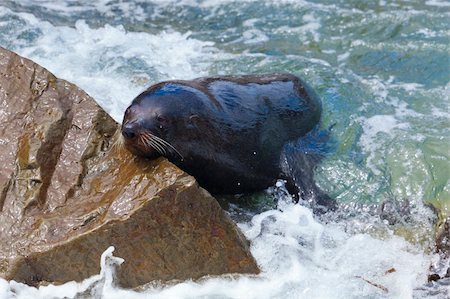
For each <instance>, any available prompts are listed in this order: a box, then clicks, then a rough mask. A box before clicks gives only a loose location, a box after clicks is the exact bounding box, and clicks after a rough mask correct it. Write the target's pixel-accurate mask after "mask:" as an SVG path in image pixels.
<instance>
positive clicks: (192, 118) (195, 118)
mask: <svg viewBox="0 0 450 299" xmlns="http://www.w3.org/2000/svg"><path fill="white" fill-rule="evenodd" d="M198 121H200V116H198V115H197V114H192V115H191V116H189V122H190V123H192V124H195V123H197V122H198Z"/></svg>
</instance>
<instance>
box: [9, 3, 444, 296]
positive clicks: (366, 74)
mask: <svg viewBox="0 0 450 299" xmlns="http://www.w3.org/2000/svg"><path fill="white" fill-rule="evenodd" d="M0 46H2V47H5V48H7V49H10V50H13V51H16V52H17V53H19V54H20V55H23V56H25V57H28V58H30V59H32V60H34V61H35V62H37V63H39V64H41V65H42V66H44V67H46V68H47V69H48V70H50V71H51V72H53V73H54V74H55V75H56V76H58V77H60V78H63V79H66V80H68V81H71V82H73V83H75V84H77V85H78V86H79V87H81V88H82V89H84V90H85V91H87V92H88V93H89V94H90V95H91V96H93V97H94V98H95V99H96V100H97V101H98V102H99V104H100V105H101V106H103V107H104V108H105V109H106V110H107V111H108V112H109V113H110V114H111V115H112V116H113V117H114V118H115V119H116V120H117V121H119V122H120V121H121V120H122V114H123V112H124V110H125V108H126V107H127V105H128V104H129V103H130V102H131V100H132V99H133V98H134V97H135V96H136V95H137V94H138V93H140V92H141V91H143V90H144V89H145V88H146V87H148V86H149V85H151V84H152V83H155V82H158V81H161V80H166V79H190V78H195V77H199V76H207V75H218V74H219V75H230V74H259V73H271V72H291V73H294V74H296V75H298V76H300V77H302V78H304V79H305V80H306V81H307V82H308V83H309V84H310V85H311V86H312V87H313V88H314V89H315V90H316V91H317V93H318V94H319V95H320V97H321V99H322V101H323V111H324V112H323V127H330V126H332V125H334V126H333V129H332V138H333V140H334V141H335V144H336V148H335V149H333V151H332V152H330V153H329V155H328V156H327V157H326V158H325V159H324V160H323V161H322V163H321V164H320V165H319V166H318V168H317V169H316V171H315V178H316V181H317V182H318V184H319V185H320V186H321V188H322V189H323V190H325V191H326V192H327V193H328V194H330V195H331V196H332V197H334V198H336V199H337V201H338V202H339V203H340V208H339V210H338V212H336V213H334V214H331V215H330V214H329V215H326V216H323V217H318V216H314V215H313V214H312V211H311V209H310V208H308V207H307V206H302V205H294V204H292V203H290V202H288V201H286V199H285V198H284V197H283V192H282V191H283V190H282V188H283V187H282V186H278V187H276V186H275V187H274V188H272V189H271V192H268V193H267V194H265V195H259V196H254V197H250V198H248V199H245V200H243V201H242V202H236V203H233V204H230V205H229V206H228V212H229V213H230V215H231V216H232V217H233V219H235V221H236V222H237V223H238V225H239V227H240V228H241V229H242V231H243V232H244V234H245V235H246V236H247V238H248V239H249V240H250V242H251V251H252V253H253V255H254V256H255V258H256V260H257V262H258V264H259V266H260V267H261V269H262V273H261V274H260V275H258V276H256V277H255V276H246V275H226V276H221V277H206V278H205V279H203V280H201V281H195V282H194V281H184V282H178V283H175V284H168V285H163V284H157V285H152V286H149V287H147V288H146V289H145V290H143V291H140V292H137V291H131V290H122V289H118V288H117V287H115V285H114V278H113V271H114V267H120V266H119V264H120V259H119V258H118V257H114V256H113V250H112V248H109V249H108V250H106V248H105V250H106V251H105V253H104V256H103V258H102V261H99V263H100V262H102V272H101V273H99V275H97V276H93V277H91V278H89V279H87V280H86V281H84V282H82V283H75V282H71V283H67V284H65V285H62V286H53V285H50V286H46V287H41V288H39V289H36V288H32V287H28V286H25V285H23V284H19V283H16V282H14V281H5V280H2V279H0V299H9V298H20V299H23V298H33V299H35V298H73V297H74V296H75V294H76V293H77V292H84V294H85V295H82V296H78V298H90V297H91V296H94V298H120V299H125V298H257V299H262V298H343V299H351V298H355V299H356V298H358V299H359V298H395V299H397V298H439V299H441V298H442V299H443V298H450V278H447V279H442V280H440V281H439V282H434V283H428V282H427V276H428V274H429V269H430V267H432V268H433V271H434V272H436V273H439V274H441V275H442V274H443V271H445V270H446V269H447V268H448V266H449V264H448V263H449V262H448V261H445V260H440V259H439V256H438V255H437V254H436V253H434V249H433V245H434V227H435V226H434V223H435V222H436V221H438V219H437V217H436V215H435V213H433V211H431V209H430V208H429V207H428V206H427V205H428V204H430V203H432V204H434V205H435V206H437V207H438V208H439V209H440V211H441V213H443V214H445V213H447V215H448V214H450V183H449V178H450V171H449V169H450V162H449V158H450V157H449V156H450V153H449V148H450V128H449V127H450V126H449V123H450V112H449V105H450V101H449V100H450V98H449V97H450V84H449V79H450V62H449V53H450V2H449V1H442V0H418V1H409V0H401V1H388V0H380V1H357V0H346V1H344V0H309V1H304V0H297V1H296V0H265V1H256V0H255V1H252V0H245V1H244V0H242V1H232V0H203V1H202V0H153V1H144V0H134V1H122V0H99V1H91V0H67V1H56V0H55V1H51V0H35V1H31V0H20V1H10V0H0Z"/></svg>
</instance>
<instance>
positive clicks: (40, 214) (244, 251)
mask: <svg viewBox="0 0 450 299" xmlns="http://www.w3.org/2000/svg"><path fill="white" fill-rule="evenodd" d="M0 102H1V103H0V122H1V124H2V126H1V129H0V165H2V167H1V169H0V277H2V278H5V279H7V280H16V281H19V282H24V283H27V284H30V285H39V284H40V283H42V282H51V283H63V282H67V281H71V280H75V281H81V280H83V279H85V278H87V277H89V276H92V275H94V274H97V273H99V271H100V264H99V263H100V256H101V254H102V252H103V251H104V250H105V249H107V248H108V247H109V246H110V245H113V246H114V247H115V248H116V251H115V255H116V256H118V257H122V258H124V259H125V262H124V263H123V264H122V265H121V266H120V267H119V269H118V272H117V277H118V284H119V285H120V286H122V287H136V286H139V285H142V284H145V283H147V282H149V281H153V280H162V281H168V280H172V279H188V278H194V279H196V278H200V277H201V276H204V275H208V274H210V275H211V274H212V275H215V274H223V273H258V272H259V270H258V267H257V265H256V263H255V261H254V259H253V257H252V256H251V254H250V252H249V248H248V242H247V240H246V239H245V238H244V237H243V235H242V234H241V232H240V231H239V230H238V228H237V227H236V225H235V224H234V223H233V222H232V221H231V220H230V218H229V217H228V216H227V215H226V214H225V213H224V211H223V210H222V209H221V208H220V206H219V205H218V203H217V202H216V200H215V199H214V198H213V197H211V195H210V194H209V193H207V192H206V191H205V190H203V189H202V188H200V187H199V186H198V185H197V183H196V182H195V180H194V179H193V178H192V177H191V176H189V175H187V174H186V173H184V172H182V171H181V170H180V169H178V168H176V167H175V166H174V165H172V164H171V163H169V162H168V161H167V160H164V159H159V160H156V161H146V160H142V159H141V160H140V159H139V158H135V157H134V156H132V155H131V154H129V153H128V152H127V151H125V150H123V149H122V148H121V147H120V146H117V147H115V146H113V145H114V144H115V143H116V141H117V139H118V136H119V130H118V124H117V123H116V122H115V121H114V120H113V119H111V118H110V117H109V116H108V115H107V114H106V113H105V111H103V110H102V109H101V108H100V107H99V106H98V105H97V104H96V103H95V102H94V100H93V99H92V98H90V97H89V96H88V95H87V94H86V93H84V92H83V91H82V90H80V89H78V88H77V87H76V86H74V85H73V84H70V83H68V82H66V81H64V80H60V79H57V78H56V77H55V76H53V75H52V74H51V73H49V72H48V71H47V70H46V69H44V68H42V67H41V66H39V65H37V64H35V63H33V62H32V61H30V60H27V59H25V58H22V57H20V56H18V55H16V54H14V53H12V52H10V51H7V50H5V49H2V48H0Z"/></svg>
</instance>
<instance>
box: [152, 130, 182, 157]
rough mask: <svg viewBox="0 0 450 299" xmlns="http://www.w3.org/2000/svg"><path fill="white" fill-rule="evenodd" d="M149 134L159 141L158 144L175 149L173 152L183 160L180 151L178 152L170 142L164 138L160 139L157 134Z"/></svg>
mask: <svg viewBox="0 0 450 299" xmlns="http://www.w3.org/2000/svg"><path fill="white" fill-rule="evenodd" d="M151 136H152V138H154V139H155V140H157V141H159V142H160V144H162V145H165V146H168V147H170V148H171V149H172V150H173V151H175V152H176V153H177V154H178V155H179V156H180V158H181V160H184V157H183V155H182V154H180V152H179V151H178V150H177V149H176V148H175V147H174V146H173V145H172V144H170V143H169V142H167V141H165V140H164V139H162V138H161V137H158V136H155V135H151Z"/></svg>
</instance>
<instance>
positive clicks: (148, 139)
mask: <svg viewBox="0 0 450 299" xmlns="http://www.w3.org/2000/svg"><path fill="white" fill-rule="evenodd" d="M145 140H146V142H147V144H148V145H149V146H151V147H153V148H154V149H155V150H156V151H157V152H158V153H160V154H161V155H166V154H167V152H166V149H165V148H164V146H162V145H161V144H159V143H157V142H156V141H155V140H153V139H152V138H151V136H150V135H149V134H146V135H145Z"/></svg>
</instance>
